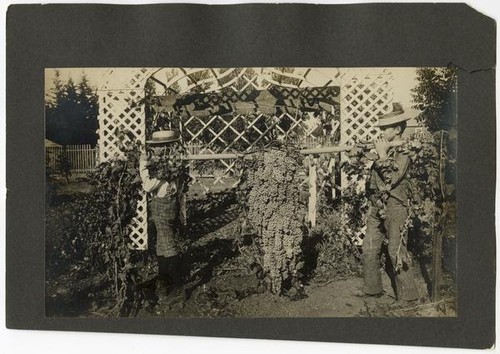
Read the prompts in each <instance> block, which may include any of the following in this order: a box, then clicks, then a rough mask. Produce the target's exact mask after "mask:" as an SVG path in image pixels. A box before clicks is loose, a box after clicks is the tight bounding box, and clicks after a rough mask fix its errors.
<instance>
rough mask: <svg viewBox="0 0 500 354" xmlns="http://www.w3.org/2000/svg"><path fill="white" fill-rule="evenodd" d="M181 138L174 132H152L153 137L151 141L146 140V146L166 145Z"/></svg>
mask: <svg viewBox="0 0 500 354" xmlns="http://www.w3.org/2000/svg"><path fill="white" fill-rule="evenodd" d="M180 138H181V135H180V133H179V132H178V131H176V130H159V131H157V132H153V136H152V137H151V140H147V141H146V143H147V144H153V145H154V144H167V143H173V142H175V141H178V140H179V139H180Z"/></svg>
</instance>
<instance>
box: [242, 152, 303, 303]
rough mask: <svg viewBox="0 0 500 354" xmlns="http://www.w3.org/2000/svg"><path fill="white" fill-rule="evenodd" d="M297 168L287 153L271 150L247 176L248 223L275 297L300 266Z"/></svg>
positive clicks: (301, 208) (264, 153)
mask: <svg viewBox="0 0 500 354" xmlns="http://www.w3.org/2000/svg"><path fill="white" fill-rule="evenodd" d="M300 168H301V167H300V165H299V164H298V162H297V159H296V158H294V156H291V155H290V153H289V152H288V151H283V150H271V151H266V152H263V153H261V154H259V155H258V156H257V161H256V163H255V164H254V165H253V171H251V172H250V173H249V174H248V182H249V185H250V186H251V190H250V192H249V194H248V199H247V201H248V221H249V222H250V223H251V225H252V226H253V227H254V229H256V231H257V233H258V235H259V242H258V243H259V246H260V248H261V251H262V252H261V254H262V266H263V269H264V271H265V272H266V274H267V276H268V279H269V283H270V290H271V292H273V293H276V294H280V293H282V291H283V286H284V284H285V283H289V282H293V281H294V280H295V279H296V278H297V272H298V270H299V266H300V264H301V263H300V257H301V247H300V245H301V242H302V238H303V234H304V217H305V213H306V208H305V205H304V204H302V203H301V202H300V182H301V179H300V176H299V173H300Z"/></svg>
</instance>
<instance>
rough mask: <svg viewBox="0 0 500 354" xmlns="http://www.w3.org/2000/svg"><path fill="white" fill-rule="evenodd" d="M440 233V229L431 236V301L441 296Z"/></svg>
mask: <svg viewBox="0 0 500 354" xmlns="http://www.w3.org/2000/svg"><path fill="white" fill-rule="evenodd" d="M442 241H443V238H442V233H441V230H439V231H438V232H434V235H433V236H432V301H433V302H436V301H439V299H440V298H441V292H440V290H441V286H440V285H441V267H442V264H441V257H442V251H443V250H442V243H443V242H442Z"/></svg>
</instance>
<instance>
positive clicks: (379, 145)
mask: <svg viewBox="0 0 500 354" xmlns="http://www.w3.org/2000/svg"><path fill="white" fill-rule="evenodd" d="M374 143H375V150H377V153H378V156H379V158H380V159H381V160H384V159H386V158H387V151H389V148H390V147H391V143H390V142H389V141H387V139H385V138H378V139H376V140H375V142H374Z"/></svg>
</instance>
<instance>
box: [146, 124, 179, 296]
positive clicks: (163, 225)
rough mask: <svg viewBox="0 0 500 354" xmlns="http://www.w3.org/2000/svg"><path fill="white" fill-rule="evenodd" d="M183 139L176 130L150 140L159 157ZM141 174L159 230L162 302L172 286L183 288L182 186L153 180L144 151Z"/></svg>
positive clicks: (158, 290) (159, 289)
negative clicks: (179, 239)
mask: <svg viewBox="0 0 500 354" xmlns="http://www.w3.org/2000/svg"><path fill="white" fill-rule="evenodd" d="M179 140H180V134H179V133H178V132H176V131H171V130H164V131H157V132H154V133H153V136H152V139H151V140H148V141H146V144H148V145H149V146H150V147H151V148H152V150H153V152H156V155H160V153H161V154H163V153H164V152H165V149H167V148H168V147H170V146H171V145H172V144H173V143H175V142H177V141H179ZM139 169H140V175H141V179H142V183H143V188H144V190H145V191H146V192H148V193H150V194H151V202H150V204H149V210H150V213H151V220H152V221H153V223H154V226H155V229H156V255H157V258H158V277H157V281H156V292H157V296H158V299H159V300H161V298H162V297H164V296H166V295H167V294H168V292H169V290H171V288H172V286H176V285H179V283H180V273H179V247H178V244H177V242H176V239H175V232H176V228H177V220H178V214H179V205H178V198H177V194H178V193H179V192H180V191H179V190H178V185H177V183H176V182H175V181H167V180H161V179H158V178H154V177H151V176H150V174H149V170H148V157H147V154H146V153H145V152H144V153H143V154H142V155H141V158H140V164H139Z"/></svg>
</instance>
